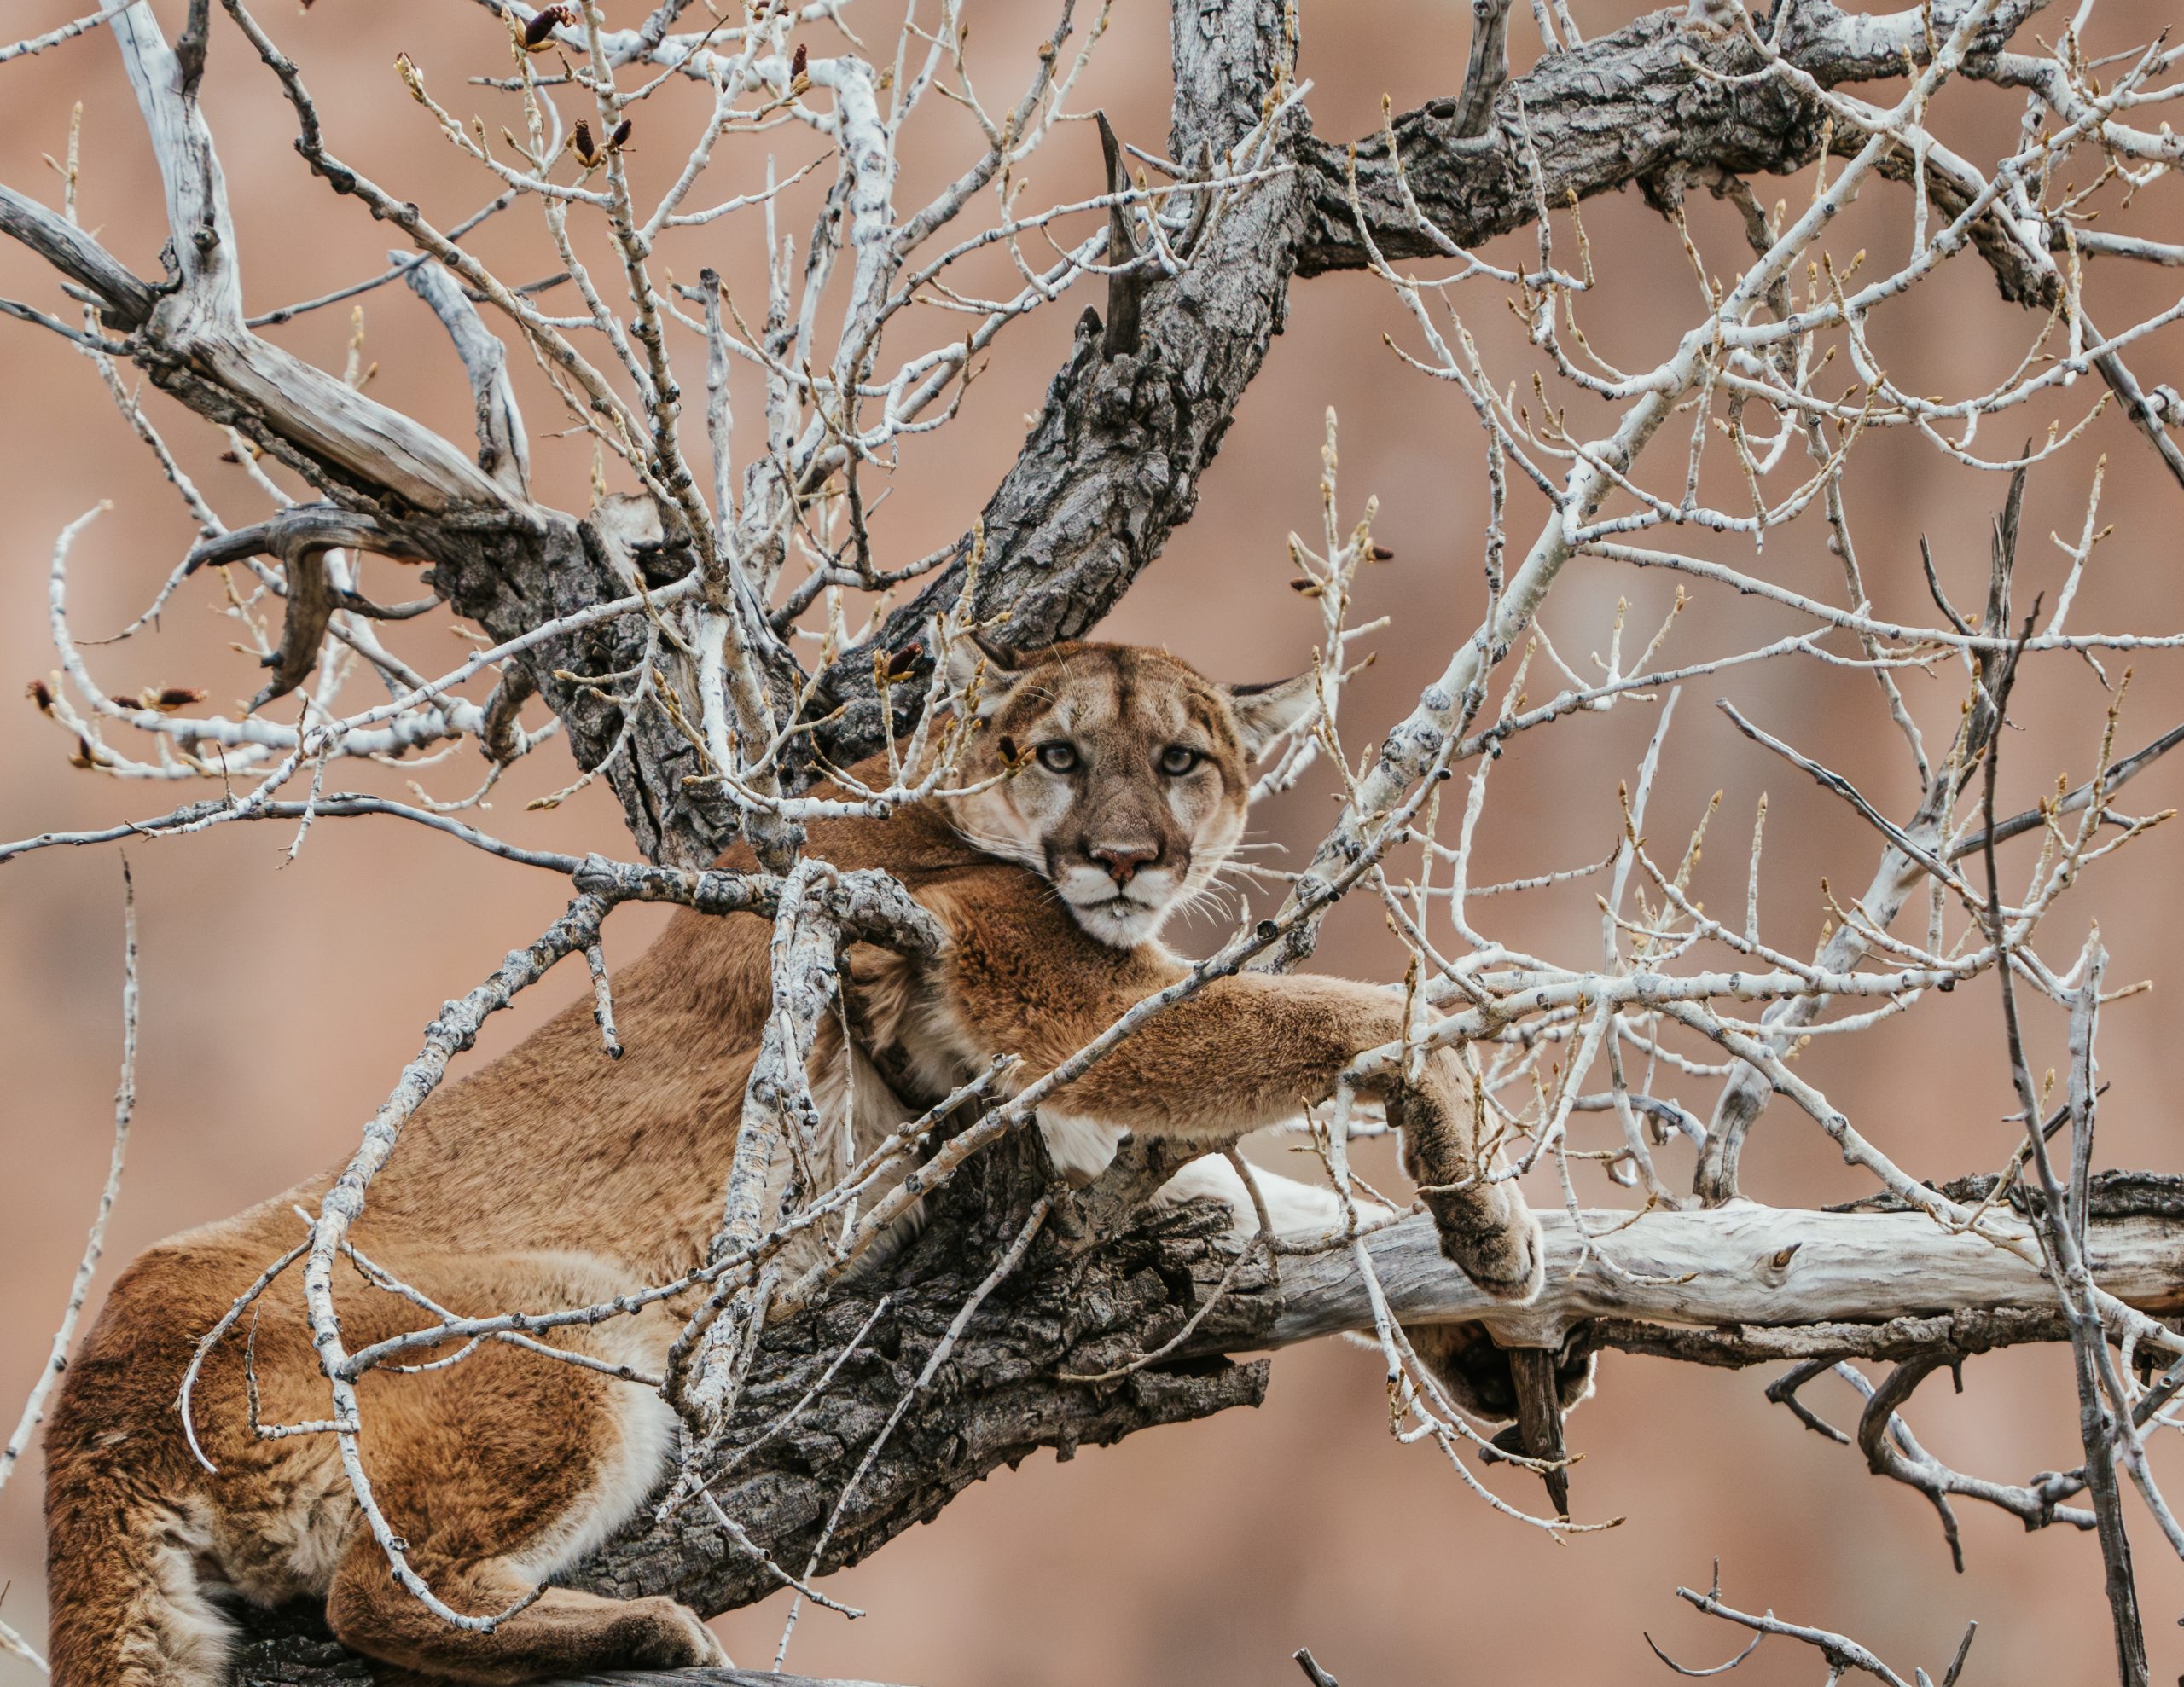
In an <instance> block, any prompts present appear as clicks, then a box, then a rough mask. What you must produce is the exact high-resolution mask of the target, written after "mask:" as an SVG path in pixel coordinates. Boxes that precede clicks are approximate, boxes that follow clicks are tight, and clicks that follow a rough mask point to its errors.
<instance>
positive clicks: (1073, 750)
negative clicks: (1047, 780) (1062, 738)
mask: <svg viewBox="0 0 2184 1687" xmlns="http://www.w3.org/2000/svg"><path fill="white" fill-rule="evenodd" d="M1039 765H1040V766H1041V767H1043V768H1045V769H1046V770H1047V771H1048V773H1050V774H1073V773H1075V772H1076V771H1077V747H1076V745H1070V744H1062V743H1060V742H1056V743H1054V744H1043V745H1040V746H1039Z"/></svg>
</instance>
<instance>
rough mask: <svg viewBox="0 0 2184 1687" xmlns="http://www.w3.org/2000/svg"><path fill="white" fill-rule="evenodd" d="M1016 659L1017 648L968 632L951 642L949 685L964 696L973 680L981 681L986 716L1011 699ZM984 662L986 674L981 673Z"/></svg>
mask: <svg viewBox="0 0 2184 1687" xmlns="http://www.w3.org/2000/svg"><path fill="white" fill-rule="evenodd" d="M1016 662H1017V657H1016V652H1014V651H1012V650H1008V649H1005V648H1004V647H1003V646H1000V645H997V644H995V643H993V642H992V641H990V640H988V639H983V638H980V637H979V635H977V634H976V633H966V634H964V635H962V636H961V637H960V638H958V639H957V640H956V641H955V643H953V644H951V645H950V646H948V684H949V688H950V690H952V691H953V692H954V693H956V696H958V697H961V696H963V695H965V694H966V693H968V692H969V690H970V689H971V682H972V681H973V680H976V681H978V686H979V705H978V706H979V716H980V718H981V719H983V718H984V717H985V716H989V715H990V714H992V713H993V712H994V710H996V709H998V708H1000V707H1001V705H1002V704H1003V703H1005V702H1007V701H1008V693H1010V692H1012V691H1014V689H1015V688H1016V680H1017V673H1018V670H1017V666H1016ZM981 665H983V666H984V668H985V677H984V678H980V677H979V669H980V667H981Z"/></svg>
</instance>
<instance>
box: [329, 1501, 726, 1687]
mask: <svg viewBox="0 0 2184 1687" xmlns="http://www.w3.org/2000/svg"><path fill="white" fill-rule="evenodd" d="M414 1562H415V1568H416V1569H417V1571H418V1573H419V1574H421V1575H422V1576H423V1577H424V1578H425V1580H427V1582H428V1583H429V1584H430V1585H431V1586H432V1588H433V1592H434V1593H436V1594H437V1595H438V1596H439V1597H440V1598H441V1599H442V1600H444V1602H445V1603H448V1604H449V1605H450V1606H452V1607H453V1608H454V1609H456V1610H458V1611H463V1612H466V1613H471V1614H479V1615H483V1614H486V1613H491V1612H493V1611H498V1610H504V1609H507V1608H508V1606H509V1605H511V1604H513V1603H515V1601H516V1600H518V1599H520V1598H521V1597H523V1595H524V1594H526V1592H528V1591H530V1589H531V1583H530V1581H529V1580H527V1579H526V1576H525V1575H523V1574H520V1573H519V1572H518V1569H517V1568H516V1567H515V1566H514V1565H513V1564H512V1563H511V1562H509V1561H508V1559H505V1558H488V1559H485V1560H484V1561H482V1562H471V1563H467V1564H466V1563H456V1564H450V1563H447V1562H435V1559H434V1555H433V1554H430V1553H427V1552H420V1553H418V1554H415V1555H414ZM326 1618H327V1622H328V1626H330V1627H331V1628H332V1629H333V1631H334V1638H337V1639H338V1640H340V1642H341V1644H343V1645H345V1646H347V1647H349V1648H351V1649H352V1650H355V1651H358V1652H362V1653H363V1654H365V1655H367V1656H369V1657H375V1658H378V1659H380V1660H382V1661H385V1662H388V1663H393V1664H399V1665H401V1666H403V1667H405V1668H408V1669H412V1670H415V1671H417V1672H419V1673H422V1674H425V1675H429V1676H433V1677H435V1678H441V1679H444V1680H451V1681H469V1682H487V1683H500V1682H519V1681H535V1680H539V1679H542V1678H561V1677H568V1676H583V1675H589V1674H592V1673H596V1672H600V1671H603V1670H617V1669H688V1668H694V1667H700V1666H706V1665H714V1666H725V1665H726V1664H727V1662H728V1655H727V1654H726V1653H724V1652H723V1651H722V1649H721V1648H720V1644H719V1643H718V1642H717V1641H716V1640H715V1639H714V1638H713V1637H712V1632H711V1631H709V1630H708V1629H707V1628H706V1626H705V1624H704V1623H703V1622H701V1621H700V1620H699V1619H698V1615H697V1613H696V1612H694V1611H693V1610H691V1609H689V1608H688V1606H686V1605H680V1604H677V1603H676V1602H675V1601H674V1600H672V1599H602V1598H600V1597H597V1596H596V1595H595V1594H590V1593H578V1592H576V1591H573V1590H572V1589H570V1588H566V1587H550V1588H549V1589H547V1590H546V1591H545V1592H544V1593H543V1594H541V1595H540V1596H539V1597H538V1598H537V1602H536V1603H532V1604H531V1605H529V1606H527V1607H526V1609H523V1610H522V1611H520V1612H519V1613H517V1615H514V1616H513V1617H511V1618H509V1619H508V1621H506V1622H504V1623H502V1624H501V1625H500V1626H498V1627H497V1628H496V1629H494V1631H493V1632H491V1634H480V1633H477V1632H470V1631H465V1630H462V1629H458V1628H456V1627H454V1626H452V1625H450V1624H449V1623H448V1622H446V1621H445V1620H443V1619H442V1618H440V1617H439V1616H437V1615H434V1614H433V1612H431V1611H430V1610H427V1609H426V1608H425V1606H424V1604H423V1603H421V1601H420V1600H419V1599H418V1598H417V1597H416V1596H415V1594H413V1593H411V1592H410V1591H409V1590H408V1589H407V1588H405V1587H402V1586H398V1584H397V1583H396V1581H395V1580H394V1575H393V1573H392V1571H391V1570H390V1569H389V1568H387V1562H386V1554H385V1553H383V1552H381V1551H380V1548H379V1544H378V1543H377V1542H376V1541H375V1540H373V1539H370V1537H369V1536H363V1537H361V1538H359V1539H357V1541H356V1543H355V1544H354V1545H351V1547H350V1549H349V1551H348V1553H347V1556H346V1557H344V1558H343V1559H342V1561H341V1566H340V1568H339V1569H338V1570H336V1571H335V1572H334V1586H333V1588H332V1589H331V1591H329V1592H328V1596H327V1601H326Z"/></svg>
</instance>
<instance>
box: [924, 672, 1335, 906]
mask: <svg viewBox="0 0 2184 1687" xmlns="http://www.w3.org/2000/svg"><path fill="white" fill-rule="evenodd" d="M1005 664H1014V666H1010V665H1005ZM979 667H980V654H979V652H978V651H977V650H973V649H971V648H969V647H968V641H964V642H963V643H962V644H961V645H959V646H957V653H956V673H955V675H953V677H954V679H955V681H956V686H957V688H958V690H959V691H965V692H967V691H968V689H969V687H970V685H971V682H972V680H973V677H974V675H975V676H976V677H977V679H978V705H977V706H978V714H979V719H980V721H981V722H983V723H984V730H983V731H981V732H980V733H978V734H977V735H976V737H975V738H974V739H973V741H972V745H971V748H970V750H969V751H968V752H967V762H966V766H965V768H964V774H965V777H964V781H963V782H964V783H966V784H970V783H973V782H975V781H977V780H983V779H985V778H989V777H990V776H992V775H994V774H999V773H1002V771H1004V770H1005V769H1008V768H1014V772H1013V773H1010V774H1009V775H1008V777H1007V778H1005V779H1003V780H1002V781H1001V782H1000V783H999V784H998V785H996V786H994V787H993V788H992V789H990V790H988V791H980V792H979V793H978V794H977V795H976V796H973V797H959V798H956V800H955V803H954V804H953V809H954V818H955V820H956V826H957V829H958V830H959V831H961V832H962V834H963V836H964V837H965V838H967V839H968V840H969V841H970V842H972V843H973V844H976V845H978V847H979V848H980V849H985V850H987V851H988V852H990V853H991V854H993V855H999V856H1001V857H1002V858H1003V859H1004V860H1007V861H1017V862H1019V863H1021V864H1022V865H1023V866H1025V867H1030V868H1031V869H1032V870H1033V871H1034V872H1038V873H1040V874H1042V875H1043V876H1044V877H1045V878H1047V880H1048V882H1049V883H1050V884H1053V885H1054V889H1055V890H1056V891H1057V892H1058V893H1059V894H1060V896H1061V899H1062V900H1063V901H1065V902H1066V903H1068V904H1069V908H1070V912H1071V913H1073V914H1074V915H1075V916H1076V918H1077V924H1078V925H1081V926H1083V928H1084V930H1086V931H1088V932H1089V933H1090V934H1091V935H1092V936H1095V937H1096V938H1098V939H1099V940H1100V941H1101V942H1103V943H1108V944H1112V945H1113V946H1114V947H1115V948H1131V947H1132V946H1134V945H1136V944H1138V943H1141V942H1145V941H1146V940H1147V939H1148V938H1150V937H1152V936H1153V935H1154V934H1155V933H1156V932H1158V931H1159V929H1160V925H1161V923H1162V922H1163V921H1164V920H1165V919H1166V918H1167V917H1168V915H1169V914H1170V913H1172V912H1173V911H1174V909H1175V908H1176V906H1177V905H1178V904H1179V903H1180V902H1182V901H1184V900H1185V899H1186V898H1188V897H1189V896H1192V895H1194V894H1195V893H1196V892H1198V891H1199V890H1203V889H1204V888H1205V886H1206V885H1207V884H1210V883H1211V880H1212V878H1213V876H1214V874H1215V872H1217V871H1218V869H1219V867H1220V866H1221V864H1222V862H1223V861H1225V860H1227V859H1228V858H1229V855H1231V854H1232V853H1233V852H1234V849H1235V846H1236V844H1238V842H1239V841H1240V839H1241V838H1242V837H1243V832H1244V810H1245V806H1246V801H1247V799H1248V797H1249V795H1250V791H1251V762H1252V759H1253V758H1254V757H1257V755H1258V752H1259V751H1261V750H1263V749H1264V748H1265V746H1266V745H1267V744H1268V742H1269V740H1271V739H1273V738H1274V737H1275V735H1276V734H1277V733H1281V731H1283V730H1284V729H1285V728H1288V727H1290V726H1292V725H1294V724H1296V723H1297V722H1298V721H1300V720H1302V719H1303V718H1304V715H1305V713H1306V711H1307V710H1310V707H1311V705H1312V702H1313V698H1314V687H1313V680H1312V676H1311V675H1309V674H1307V675H1302V676H1300V677H1299V678H1298V679H1295V680H1289V681H1283V682H1282V683H1281V684H1280V685H1275V686H1268V687H1257V688H1254V687H1229V686H1223V685H1217V684H1215V683H1214V682H1213V681H1211V680H1208V679H1205V677H1203V676H1202V675H1199V674H1198V673H1197V672H1196V671H1195V670H1193V669H1191V668H1189V667H1187V666H1186V665H1185V664H1182V663H1181V662H1178V661H1176V659H1175V658H1173V657H1170V656H1169V655H1167V654H1165V652H1160V651H1156V650H1147V649H1144V648H1141V647H1139V646H1131V645H1103V644H1063V645H1055V646H1052V647H1051V648H1049V649H1047V650H1043V651H1038V652H1033V653H1031V654H1030V655H1028V656H1011V655H1008V654H1007V653H1005V652H999V651H996V650H992V649H988V650H986V651H985V660H984V671H983V674H979V673H978V670H979Z"/></svg>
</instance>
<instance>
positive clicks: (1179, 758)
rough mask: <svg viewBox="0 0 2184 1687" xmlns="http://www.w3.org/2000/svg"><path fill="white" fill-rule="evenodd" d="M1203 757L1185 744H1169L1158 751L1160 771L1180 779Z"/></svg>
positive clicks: (1171, 777)
mask: <svg viewBox="0 0 2184 1687" xmlns="http://www.w3.org/2000/svg"><path fill="white" fill-rule="evenodd" d="M1204 760H1205V757H1203V756H1201V755H1199V753H1198V751H1195V750H1193V749H1191V748H1189V747H1188V745H1181V744H1171V745H1169V746H1168V747H1167V748H1166V749H1165V750H1164V751H1161V752H1160V771H1161V772H1162V773H1164V774H1167V775H1168V777H1169V778H1170V779H1181V778H1182V776H1183V775H1184V774H1187V773H1188V772H1189V771H1190V770H1191V769H1192V768H1195V767H1196V766H1197V765H1198V764H1199V762H1203V761H1204Z"/></svg>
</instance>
